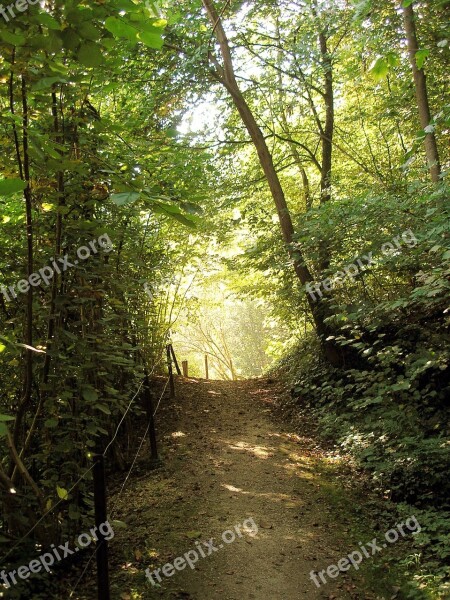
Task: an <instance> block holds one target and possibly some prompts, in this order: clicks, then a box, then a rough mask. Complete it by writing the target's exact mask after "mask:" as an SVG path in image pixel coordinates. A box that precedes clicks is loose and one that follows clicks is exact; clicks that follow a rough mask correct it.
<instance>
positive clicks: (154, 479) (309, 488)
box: [79, 379, 390, 600]
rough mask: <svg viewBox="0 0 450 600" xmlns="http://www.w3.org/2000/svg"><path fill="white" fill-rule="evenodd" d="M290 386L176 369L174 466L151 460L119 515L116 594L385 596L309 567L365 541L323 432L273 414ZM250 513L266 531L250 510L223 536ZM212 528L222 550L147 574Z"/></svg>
mask: <svg viewBox="0 0 450 600" xmlns="http://www.w3.org/2000/svg"><path fill="white" fill-rule="evenodd" d="M280 393H282V392H281V390H279V389H277V386H276V385H274V384H273V383H270V382H267V380H250V381H238V382H225V381H205V380H197V379H184V380H182V381H181V380H178V381H177V399H176V400H171V401H166V402H165V405H164V407H162V408H161V410H160V411H159V413H158V416H157V420H158V423H160V424H162V423H165V424H166V425H164V429H165V432H166V433H165V435H161V436H160V437H161V438H162V439H161V440H160V446H161V449H162V455H163V460H164V466H163V468H162V469H158V470H157V471H150V472H149V471H146V472H145V471H144V472H143V471H142V468H145V465H144V464H142V463H141V474H138V475H137V476H134V477H133V478H131V479H130V481H129V482H128V484H127V490H126V492H125V493H123V494H121V496H120V499H119V505H118V506H119V509H118V513H117V514H116V515H115V516H114V518H116V519H120V520H122V521H125V522H126V523H127V525H128V527H127V529H117V530H116V535H115V538H114V539H113V540H112V541H111V542H110V548H111V580H112V590H113V593H112V597H113V599H114V600H116V599H120V600H136V599H147V598H164V599H176V598H180V599H181V598H184V599H190V600H219V599H221V600H222V599H225V600H246V599H255V600H297V599H315V598H322V599H325V598H328V599H338V600H341V599H343V600H344V599H349V598H355V599H356V598H357V599H361V600H363V599H364V600H368V599H375V598H380V597H381V596H377V595H375V594H372V593H370V592H369V591H368V590H361V589H360V586H361V585H364V584H362V583H361V578H360V577H358V579H357V581H356V582H355V581H353V574H354V571H353V569H352V570H351V572H347V573H340V574H339V576H338V577H337V579H330V577H328V576H326V578H327V583H326V584H322V585H321V586H320V587H319V588H318V587H317V586H316V585H315V584H314V582H313V581H312V580H311V578H310V572H311V571H312V570H316V571H317V570H319V571H320V570H322V569H326V568H327V567H328V566H329V565H331V564H337V562H338V560H339V559H340V558H342V557H345V556H347V555H348V554H349V553H350V552H352V551H353V550H355V549H358V545H357V541H358V539H354V535H353V539H350V536H351V533H349V532H350V528H349V525H350V526H351V525H352V523H351V520H352V518H354V517H351V516H349V513H350V512H351V511H352V509H353V506H352V502H353V501H352V500H350V498H349V497H347V491H346V490H345V489H344V488H345V485H344V483H345V479H346V477H347V476H346V475H345V474H343V473H342V471H341V472H340V473H339V472H336V467H335V466H334V465H333V464H331V467H330V463H333V461H332V460H330V457H327V456H326V454H325V453H324V452H323V450H321V449H320V448H319V447H318V445H317V442H315V441H314V440H313V439H312V438H310V437H308V436H305V437H300V436H298V435H296V434H295V433H293V427H289V426H287V425H284V424H282V423H280V422H279V419H276V418H275V417H274V416H273V415H272V414H271V413H272V412H273V408H274V404H275V399H276V398H277V395H278V394H280ZM142 454H144V451H143V452H142ZM144 458H145V457H144ZM329 468H331V469H332V470H331V472H329ZM344 470H345V469H344ZM138 471H139V469H138ZM142 473H143V474H142ZM113 502H114V498H112V499H111V503H113ZM337 505H339V506H340V509H341V513H340V514H339V511H338V512H336V510H338V509H337V508H336V506H337ZM249 518H252V519H253V520H254V523H256V525H257V526H258V533H257V534H256V535H255V533H254V530H253V528H252V525H251V522H250V521H247V522H246V523H245V524H246V525H247V531H245V532H244V534H243V537H239V536H237V535H236V539H235V541H234V542H232V543H229V544H227V543H224V541H223V538H222V534H223V532H224V531H226V530H233V529H234V526H235V525H238V524H244V522H245V521H246V520H247V519H249ZM227 535H228V536H229V538H228V539H231V537H232V534H231V533H229V534H227ZM372 537H373V536H372ZM210 538H213V539H214V547H217V548H218V550H217V551H216V550H214V551H212V553H211V555H209V556H206V557H205V558H201V557H199V560H198V562H196V564H195V570H191V569H190V568H189V566H187V567H186V568H184V569H183V570H179V571H178V570H177V571H175V569H173V568H172V569H170V568H167V571H168V572H169V573H171V572H172V571H174V574H172V575H171V576H170V577H165V576H164V575H162V573H161V572H160V573H161V575H160V576H162V580H161V584H160V585H158V586H156V585H155V586H153V585H152V584H151V583H150V581H149V579H148V578H146V576H145V569H146V568H147V567H149V568H150V571H149V572H151V571H153V570H154V569H158V568H159V569H161V568H162V567H163V566H164V565H165V564H166V563H168V562H170V563H173V561H174V560H175V559H176V558H177V557H182V556H183V555H184V554H185V553H186V552H189V551H190V550H195V551H197V553H198V545H199V544H200V542H201V541H208V540H210ZM368 539H370V538H368ZM362 541H364V540H362ZM196 542H197V543H196ZM220 546H222V547H220ZM202 547H203V550H204V553H205V554H208V548H207V547H206V546H204V545H203V546H202ZM211 550H212V549H211ZM190 556H191V557H194V556H195V554H191V555H190ZM199 556H200V555H199ZM367 562H370V561H367ZM176 564H178V565H179V566H181V565H182V562H180V561H179V563H176ZM379 577H380V578H381V574H380V575H379ZM153 579H154V581H155V583H158V578H157V576H156V575H153ZM388 589H389V588H388ZM79 597H80V598H84V596H79ZM86 597H88V598H89V596H86ZM386 597H390V595H389V596H386Z"/></svg>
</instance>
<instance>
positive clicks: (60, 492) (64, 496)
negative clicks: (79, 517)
mask: <svg viewBox="0 0 450 600" xmlns="http://www.w3.org/2000/svg"><path fill="white" fill-rule="evenodd" d="M56 492H57V494H58V497H59V498H61V500H67V498H68V497H69V492H68V491H67V490H65V489H64V488H62V487H59V485H57V486H56Z"/></svg>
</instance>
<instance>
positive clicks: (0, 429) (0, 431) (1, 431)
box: [0, 422, 8, 437]
mask: <svg viewBox="0 0 450 600" xmlns="http://www.w3.org/2000/svg"><path fill="white" fill-rule="evenodd" d="M7 433H8V427H7V426H6V425H5V424H4V423H1V422H0V437H3V436H4V435H6V434H7Z"/></svg>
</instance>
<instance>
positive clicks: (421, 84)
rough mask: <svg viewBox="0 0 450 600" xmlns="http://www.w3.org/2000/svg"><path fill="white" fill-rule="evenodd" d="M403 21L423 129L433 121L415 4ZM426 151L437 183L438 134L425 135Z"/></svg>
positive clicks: (406, 8)
mask: <svg viewBox="0 0 450 600" xmlns="http://www.w3.org/2000/svg"><path fill="white" fill-rule="evenodd" d="M403 23H404V28H405V33H406V39H407V41H408V52H409V60H410V62H411V67H412V72H413V77H414V87H415V90H416V98H417V107H418V109H419V118H420V125H421V127H422V129H425V128H426V127H428V125H429V124H430V122H431V111H430V102H429V100H428V88H427V79H426V75H425V71H424V70H423V69H419V68H418V66H417V62H416V54H417V51H418V50H419V44H418V42H417V31H416V22H415V14H414V8H413V5H412V4H410V5H409V6H406V7H403ZM425 152H426V155H427V160H428V167H429V169H430V175H431V180H432V181H433V182H435V183H437V182H438V181H439V177H440V174H441V164H440V161H439V152H438V147H437V143H436V136H435V135H434V133H433V132H431V133H427V134H426V136H425Z"/></svg>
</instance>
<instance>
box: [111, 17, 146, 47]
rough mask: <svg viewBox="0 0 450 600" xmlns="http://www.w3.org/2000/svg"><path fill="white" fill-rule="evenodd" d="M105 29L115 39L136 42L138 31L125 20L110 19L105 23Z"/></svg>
mask: <svg viewBox="0 0 450 600" xmlns="http://www.w3.org/2000/svg"><path fill="white" fill-rule="evenodd" d="M105 27H106V29H107V30H108V31H109V32H111V33H112V34H113V35H114V36H115V37H119V38H121V37H123V38H126V39H127V40H130V41H131V42H135V41H136V37H137V33H138V32H137V30H136V29H135V28H134V27H131V25H129V24H128V23H127V22H126V21H125V20H124V19H119V18H118V17H108V18H107V19H106V21H105Z"/></svg>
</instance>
